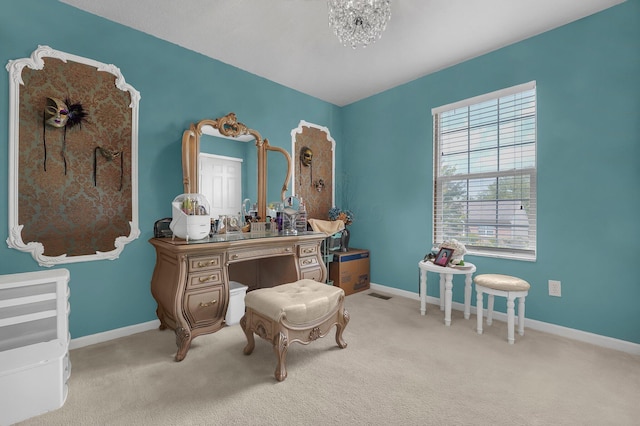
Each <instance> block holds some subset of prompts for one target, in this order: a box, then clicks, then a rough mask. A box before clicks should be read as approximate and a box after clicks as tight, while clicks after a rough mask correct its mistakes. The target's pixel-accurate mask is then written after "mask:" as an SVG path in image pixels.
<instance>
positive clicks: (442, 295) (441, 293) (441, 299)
mask: <svg viewBox="0 0 640 426" xmlns="http://www.w3.org/2000/svg"><path fill="white" fill-rule="evenodd" d="M444 281H445V278H444V274H440V310H441V311H444V305H445V300H446V298H445V295H444Z"/></svg>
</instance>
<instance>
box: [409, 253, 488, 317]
mask: <svg viewBox="0 0 640 426" xmlns="http://www.w3.org/2000/svg"><path fill="white" fill-rule="evenodd" d="M418 267H419V268H420V313H421V314H422V315H424V314H426V313H427V271H430V272H436V273H438V274H440V310H441V311H444V324H445V325H451V298H452V294H453V276H454V275H466V278H465V281H464V282H465V285H464V318H465V319H469V316H470V314H471V278H472V276H473V273H474V272H475V271H476V265H474V264H473V263H469V262H464V267H451V266H438V265H435V264H434V263H433V262H429V261H420V262H418ZM443 295H444V297H443Z"/></svg>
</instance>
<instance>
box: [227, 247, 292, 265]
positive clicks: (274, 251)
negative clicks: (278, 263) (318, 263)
mask: <svg viewBox="0 0 640 426" xmlns="http://www.w3.org/2000/svg"><path fill="white" fill-rule="evenodd" d="M294 253H295V252H294V247H293V245H288V246H280V247H264V248H254V249H251V250H236V251H234V250H229V262H239V261H243V260H250V259H260V258H263V257H274V256H282V255H288V254H290V255H293V254H294Z"/></svg>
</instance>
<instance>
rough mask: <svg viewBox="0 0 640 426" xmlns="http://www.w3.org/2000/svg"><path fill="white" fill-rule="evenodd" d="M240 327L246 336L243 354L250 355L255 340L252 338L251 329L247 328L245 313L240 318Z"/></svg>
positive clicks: (254, 345)
mask: <svg viewBox="0 0 640 426" xmlns="http://www.w3.org/2000/svg"><path fill="white" fill-rule="evenodd" d="M240 327H242V331H244V334H245V336H247V345H246V346H245V347H244V350H243V353H244V354H245V355H251V352H253V348H255V347H256V341H255V339H254V338H253V330H251V329H248V328H247V316H246V315H244V316H243V317H242V318H241V319H240Z"/></svg>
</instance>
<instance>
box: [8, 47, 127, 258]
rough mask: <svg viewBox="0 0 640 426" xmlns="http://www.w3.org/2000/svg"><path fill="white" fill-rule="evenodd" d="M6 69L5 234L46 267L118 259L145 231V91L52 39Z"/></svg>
mask: <svg viewBox="0 0 640 426" xmlns="http://www.w3.org/2000/svg"><path fill="white" fill-rule="evenodd" d="M7 70H8V71H9V73H10V81H9V85H10V102H11V105H10V120H9V125H10V129H9V151H10V153H9V154H10V156H9V167H10V170H9V175H10V176H9V185H10V187H9V210H10V212H9V238H8V240H7V243H8V244H9V246H10V247H13V248H16V249H19V250H23V251H28V252H31V253H32V255H33V257H34V258H35V259H36V260H37V261H38V263H40V264H41V265H43V266H52V265H55V264H59V263H70V262H80V261H87V260H97V259H115V258H117V257H118V256H119V254H120V253H121V251H122V250H123V249H124V246H125V244H127V243H128V242H130V241H132V240H133V239H135V238H137V237H138V235H139V233H140V231H139V229H138V213H137V212H138V206H137V199H138V197H137V195H138V194H137V138H138V136H137V131H138V129H137V127H138V103H139V99H140V95H139V93H138V92H137V91H136V90H135V89H134V88H133V87H131V86H130V85H128V84H126V83H125V80H124V77H123V76H122V74H121V73H120V70H119V69H118V68H117V67H115V66H114V65H106V64H102V63H99V62H96V61H93V60H90V59H86V58H81V57H78V56H74V55H70V54H67V53H63V52H59V51H56V50H53V49H51V48H50V47H47V46H39V47H38V49H36V50H35V51H34V52H33V54H32V55H31V57H30V58H23V59H18V60H14V61H9V64H8V65H7ZM61 105H62V106H61ZM56 113H57V114H58V116H60V117H61V119H62V120H64V121H63V122H64V123H66V124H62V123H59V122H57V121H55V122H54V120H55V118H56V117H54V115H55V114H56ZM72 120H77V121H76V122H74V121H72Z"/></svg>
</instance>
